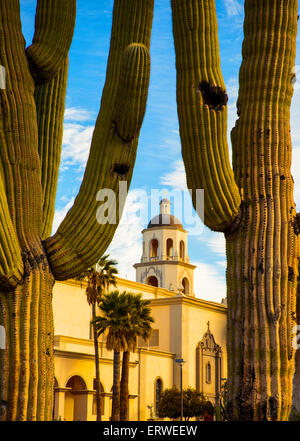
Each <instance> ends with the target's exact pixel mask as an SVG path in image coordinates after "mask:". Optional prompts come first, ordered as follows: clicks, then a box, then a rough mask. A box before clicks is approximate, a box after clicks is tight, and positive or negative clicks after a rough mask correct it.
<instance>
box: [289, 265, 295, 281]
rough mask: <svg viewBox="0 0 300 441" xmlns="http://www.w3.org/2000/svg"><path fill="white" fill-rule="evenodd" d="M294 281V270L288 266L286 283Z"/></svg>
mask: <svg viewBox="0 0 300 441" xmlns="http://www.w3.org/2000/svg"><path fill="white" fill-rule="evenodd" d="M294 279H295V273H294V268H293V267H291V266H289V272H288V281H289V282H293V281H294Z"/></svg>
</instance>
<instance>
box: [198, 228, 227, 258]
mask: <svg viewBox="0 0 300 441" xmlns="http://www.w3.org/2000/svg"><path fill="white" fill-rule="evenodd" d="M203 236H204V237H203V238H201V236H200V239H202V240H205V243H206V244H207V245H208V246H209V247H210V249H211V250H212V251H213V252H214V253H216V254H219V255H221V256H224V258H225V237H224V234H223V233H216V232H214V231H212V232H210V234H209V236H208V237H207V235H206V234H204V235H203Z"/></svg>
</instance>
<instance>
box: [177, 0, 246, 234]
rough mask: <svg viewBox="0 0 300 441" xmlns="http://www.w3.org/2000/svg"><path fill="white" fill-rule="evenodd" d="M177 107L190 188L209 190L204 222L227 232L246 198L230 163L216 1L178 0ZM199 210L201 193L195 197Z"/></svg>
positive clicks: (206, 192)
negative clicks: (241, 195)
mask: <svg viewBox="0 0 300 441" xmlns="http://www.w3.org/2000/svg"><path fill="white" fill-rule="evenodd" d="M172 15H173V34H174V44H175V52H176V70H177V107H178V117H179V126H180V136H181V143H182V156H183V160H184V164H185V169H186V175H187V185H188V188H189V189H193V190H195V189H201V188H202V189H204V197H205V206H204V222H205V224H206V225H207V226H208V227H209V228H211V229H212V230H215V231H225V230H227V229H228V228H230V227H231V225H232V223H233V222H234V220H235V219H236V218H237V216H238V213H239V209H240V205H241V197H240V194H239V189H238V187H237V185H236V183H235V179H234V174H233V171H232V168H231V166H230V162H229V155H228V146H227V133H226V132H227V106H226V103H227V95H226V91H225V85H224V81H223V78H222V73H221V66H220V58H219V43H218V30H217V18H216V10H215V2H214V1H212V0H199V1H195V0H190V1H181V0H172ZM193 202H194V206H195V208H196V194H195V192H193Z"/></svg>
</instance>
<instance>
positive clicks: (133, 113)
mask: <svg viewBox="0 0 300 441" xmlns="http://www.w3.org/2000/svg"><path fill="white" fill-rule="evenodd" d="M152 17H153V0H145V1H143V2H141V1H140V0H134V1H130V2H127V1H125V0H117V1H115V5H114V12H113V25H112V37H111V46H110V54H109V59H108V66H107V75H106V83H105V87H104V90H103V95H102V101H101V108H100V112H99V116H98V118H97V122H96V127H95V130H94V134H93V139H92V144H91V150H90V155H89V159H88V163H87V167H86V171H85V175H84V178H83V182H82V185H81V187H80V191H79V194H78V196H77V198H76V200H75V202H74V205H73V207H72V208H71V209H70V211H69V212H68V213H67V216H66V218H65V219H64V220H63V222H62V224H61V225H60V226H59V228H58V230H57V232H56V234H55V235H54V236H53V237H51V238H49V239H47V240H46V241H45V248H46V250H47V255H48V259H49V261H50V264H51V268H52V271H53V273H54V274H55V277H56V279H58V280H63V279H66V278H70V277H74V276H76V275H78V274H80V273H81V272H82V271H83V270H85V269H86V268H87V267H88V266H90V265H92V264H94V263H95V262H96V260H97V259H98V258H99V256H101V255H102V254H103V253H104V251H105V250H106V248H107V246H108V245H109V243H110V242H111V240H112V238H113V235H114V232H115V230H116V228H117V225H118V218H119V215H120V214H121V212H120V213H118V205H119V204H118V203H117V222H116V223H115V224H109V223H107V224H105V225H103V224H99V223H98V221H97V219H96V213H97V209H98V208H99V202H97V200H96V195H97V193H98V192H99V190H101V189H103V188H106V189H111V190H113V191H114V193H115V194H116V196H117V198H116V199H117V201H118V198H119V183H120V181H124V180H125V181H126V183H127V184H129V183H130V180H131V177H132V172H133V166H134V162H135V156H136V149H137V144H138V136H139V131H140V126H141V123H142V120H143V116H144V113H145V106H146V100H147V92H148V83H149V75H150V56H149V46H150V34H151V25H152Z"/></svg>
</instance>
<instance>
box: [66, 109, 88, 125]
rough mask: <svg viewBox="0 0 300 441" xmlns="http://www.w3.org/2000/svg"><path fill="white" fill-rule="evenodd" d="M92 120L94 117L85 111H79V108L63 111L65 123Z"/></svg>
mask: <svg viewBox="0 0 300 441" xmlns="http://www.w3.org/2000/svg"><path fill="white" fill-rule="evenodd" d="M92 119H94V115H93V114H92V113H91V112H89V111H88V110H87V109H81V108H79V107H69V108H67V109H66V110H65V121H76V122H83V121H91V120H92Z"/></svg>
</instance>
